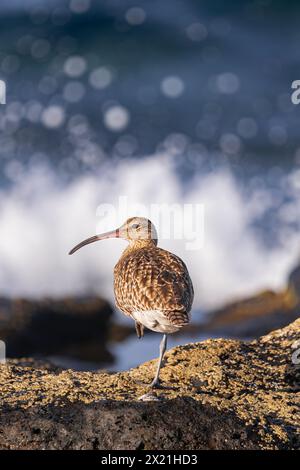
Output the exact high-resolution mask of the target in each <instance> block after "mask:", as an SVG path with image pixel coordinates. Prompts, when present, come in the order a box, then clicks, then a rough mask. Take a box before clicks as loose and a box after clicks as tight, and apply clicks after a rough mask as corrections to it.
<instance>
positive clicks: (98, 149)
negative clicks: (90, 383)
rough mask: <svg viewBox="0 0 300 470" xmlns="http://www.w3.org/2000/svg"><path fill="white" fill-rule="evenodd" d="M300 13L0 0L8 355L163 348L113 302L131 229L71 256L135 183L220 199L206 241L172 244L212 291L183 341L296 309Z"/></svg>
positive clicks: (3, 294)
mask: <svg viewBox="0 0 300 470" xmlns="http://www.w3.org/2000/svg"><path fill="white" fill-rule="evenodd" d="M299 14H300V6H299V2H296V1H289V2H284V1H279V0H277V1H276V0H251V1H240V2H235V1H233V0H232V1H230V0H226V1H225V0H224V1H221V0H219V1H203V2H199V1H196V0H185V1H177V0H165V1H164V2H158V1H156V0H153V1H151V2H149V1H148V2H147V1H143V0H142V1H139V2H137V1H127V0H102V1H95V0H94V1H92V0H57V1H56V0H48V1H46V0H44V1H41V0H27V1H26V2H23V1H21V0H2V1H1V5H0V79H1V80H4V81H5V83H6V87H7V96H6V104H5V105H0V338H1V339H3V340H5V341H6V345H7V352H8V355H9V356H22V355H37V356H39V355H42V356H47V357H50V358H51V359H52V360H54V361H56V362H57V363H59V364H62V365H65V366H71V367H76V368H82V369H95V368H99V367H109V368H111V369H112V370H120V369H124V368H127V367H131V366H134V365H136V364H137V363H139V362H141V361H142V360H146V359H150V358H152V357H154V355H155V354H156V345H157V344H158V342H159V340H160V338H159V335H152V334H149V335H147V336H146V338H145V339H144V340H143V342H138V341H137V339H136V338H135V336H134V331H133V329H132V323H130V322H128V321H126V319H124V318H123V317H122V316H121V315H120V314H119V313H118V312H115V311H114V307H113V305H114V303H113V302H114V300H113V286H112V273H113V266H114V264H115V262H116V261H117V259H118V257H119V256H120V254H121V252H122V249H124V246H125V243H123V242H122V241H116V240H108V241H105V242H103V243H101V244H99V245H93V247H88V248H86V249H85V250H82V251H80V252H79V253H78V254H76V255H74V257H72V258H70V257H68V256H67V252H68V251H69V249H70V248H72V247H73V245H74V244H76V243H77V242H78V241H80V240H81V239H83V238H86V237H88V236H91V235H93V234H94V233H95V231H96V230H97V231H102V230H107V229H110V228H114V227H113V226H111V224H112V222H113V221H112V219H110V218H109V217H107V218H106V219H105V220H102V219H101V218H99V216H97V212H96V211H97V208H98V207H99V206H101V205H102V204H113V205H114V206H115V207H117V205H118V199H119V197H121V196H126V197H127V198H128V201H129V213H128V215H129V216H132V215H136V214H135V213H132V211H133V206H134V205H135V204H137V203H141V204H143V205H144V207H150V205H151V204H180V205H181V206H182V205H183V204H187V203H192V204H203V205H204V208H205V233H204V235H205V239H204V245H203V247H202V248H201V249H199V250H197V251H188V250H186V248H185V244H184V240H174V239H170V240H163V241H162V243H161V246H162V247H164V248H166V249H169V250H171V251H173V252H175V253H177V254H178V255H180V256H181V257H182V258H183V259H184V260H185V261H186V263H187V265H188V268H189V270H190V272H191V276H192V279H193V282H194V287H195V292H196V296H195V304H194V309H193V319H194V322H193V324H192V326H191V327H190V328H189V329H186V331H185V333H184V334H183V336H174V337H173V339H172V340H171V345H173V344H178V343H181V342H187V341H192V340H193V341H196V340H201V339H203V338H206V337H208V336H220V335H223V336H224V335H225V336H233V337H242V338H252V337H255V336H257V335H259V334H262V333H265V332H267V331H270V330H271V329H272V328H275V327H277V326H282V325H284V324H287V323H289V322H290V321H291V319H293V318H294V317H296V316H297V315H298V313H297V312H298V305H299V302H298V292H299V291H300V288H299V282H300V281H299V278H300V274H299V270H298V268H297V266H298V261H299V254H300V243H299V242H300V237H299V220H300V218H299V215H300V199H299V195H300V138H299V123H300V120H299V119H300V105H299V106H297V105H294V104H292V102H291V93H292V89H291V84H292V82H293V81H294V80H296V79H299V78H300V76H299V73H300V72H299V44H300V30H299ZM131 208H132V209H131ZM141 215H147V214H141ZM153 221H154V222H156V223H157V221H156V220H153ZM118 222H119V223H122V222H123V220H119V221H118ZM179 223H180V222H179ZM157 228H158V232H159V229H160V227H159V226H158V227H157Z"/></svg>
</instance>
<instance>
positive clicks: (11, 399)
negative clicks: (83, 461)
mask: <svg viewBox="0 0 300 470" xmlns="http://www.w3.org/2000/svg"><path fill="white" fill-rule="evenodd" d="M299 329H300V319H299V320H297V321H295V322H294V323H293V324H291V325H289V326H288V327H286V328H284V329H281V330H277V331H274V332H273V333H270V334H268V335H267V336H264V337H262V338H260V339H258V340H255V341H252V342H248V343H246V342H240V341H236V340H224V339H214V340H207V341H205V342H202V343H194V344H188V345H185V346H179V347H176V348H174V349H172V350H170V351H168V353H167V354H166V361H165V366H164V368H163V369H162V373H161V378H162V383H163V386H164V388H162V389H158V390H157V391H155V392H154V393H153V399H151V397H150V400H146V401H140V400H139V397H141V396H142V395H144V394H145V393H146V391H147V388H146V387H145V386H143V385H142V384H141V383H140V381H144V382H146V383H149V382H150V381H151V379H152V378H153V373H154V368H155V366H156V361H155V362H154V361H150V362H148V363H145V364H143V365H141V366H140V367H138V368H136V369H132V370H129V371H128V372H122V373H117V374H111V375H110V374H107V373H93V372H75V371H72V370H60V369H58V368H52V367H51V365H50V364H49V363H45V364H44V363H43V362H35V361H34V360H31V359H18V360H17V359H13V360H9V361H8V363H7V364H6V365H2V366H0V429H1V433H0V448H1V449H167V450H172V449H176V450H179V449H298V448H299V447H300V436H299V429H300V415H299V403H300V401H299V398H300V397H299V387H298V385H297V383H298V382H297V381H298V379H297V377H298V378H299V375H298V372H299V369H298V365H296V364H295V365H294V364H292V354H293V357H296V356H295V344H297V343H295V342H296V340H299Z"/></svg>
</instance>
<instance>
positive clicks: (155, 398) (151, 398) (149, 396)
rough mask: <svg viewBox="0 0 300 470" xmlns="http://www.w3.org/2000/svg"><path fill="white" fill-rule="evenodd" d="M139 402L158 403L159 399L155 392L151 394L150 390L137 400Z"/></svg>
mask: <svg viewBox="0 0 300 470" xmlns="http://www.w3.org/2000/svg"><path fill="white" fill-rule="evenodd" d="M138 400H140V401H159V400H160V398H159V397H158V396H157V395H156V393H155V392H152V390H149V392H147V393H145V394H144V395H142V396H141V397H139V398H138Z"/></svg>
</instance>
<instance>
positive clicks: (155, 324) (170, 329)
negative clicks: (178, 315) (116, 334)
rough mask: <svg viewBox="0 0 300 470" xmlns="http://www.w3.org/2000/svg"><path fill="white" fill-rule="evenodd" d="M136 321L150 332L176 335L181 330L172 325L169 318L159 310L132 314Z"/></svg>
mask: <svg viewBox="0 0 300 470" xmlns="http://www.w3.org/2000/svg"><path fill="white" fill-rule="evenodd" d="M131 315H132V317H133V319H134V320H136V321H138V322H139V323H141V324H142V325H144V326H145V327H146V328H149V330H152V331H156V332H158V333H175V331H178V330H179V329H180V327H179V326H174V325H172V324H171V323H170V322H169V320H168V318H166V316H165V315H164V314H163V313H162V312H161V311H159V310H145V311H143V312H138V311H137V312H132V314H131Z"/></svg>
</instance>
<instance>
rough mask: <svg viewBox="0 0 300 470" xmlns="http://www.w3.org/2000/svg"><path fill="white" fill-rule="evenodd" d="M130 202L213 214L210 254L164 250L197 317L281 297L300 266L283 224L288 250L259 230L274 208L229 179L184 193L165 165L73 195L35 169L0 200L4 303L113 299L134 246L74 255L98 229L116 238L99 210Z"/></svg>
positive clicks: (101, 179) (111, 176)
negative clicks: (181, 275) (258, 298)
mask: <svg viewBox="0 0 300 470" xmlns="http://www.w3.org/2000/svg"><path fill="white" fill-rule="evenodd" d="M291 178H292V177H291ZM294 179H295V178H294ZM296 180H297V178H296ZM291 181H293V180H292V179H291ZM297 181H298V180H297ZM296 186H297V185H296ZM122 195H123V196H124V195H126V196H127V197H128V198H129V201H130V204H136V203H141V204H144V205H146V207H147V206H149V205H150V204H153V203H159V204H166V203H168V204H176V203H178V204H181V205H182V204H184V203H194V204H199V203H201V204H204V207H205V232H204V233H205V239H204V245H203V247H202V248H201V249H199V250H197V251H188V250H186V245H185V241H184V240H162V242H161V244H160V245H161V246H162V247H163V248H166V249H168V250H170V251H173V252H174V253H177V254H178V255H179V256H181V257H182V258H183V259H184V260H185V262H186V264H187V265H188V267H189V270H190V272H191V276H192V279H193V282H194V287H195V293H196V296H195V308H199V309H202V308H212V307H216V306H219V305H221V304H222V303H223V302H225V301H229V300H231V299H233V298H235V297H240V296H242V295H247V294H251V293H253V292H255V291H256V290H259V289H263V288H275V289H278V288H280V287H282V286H283V285H284V283H285V281H286V278H287V274H288V272H289V270H290V268H291V266H292V265H293V263H294V262H295V260H296V258H297V256H298V246H299V236H298V233H297V232H296V230H294V231H293V230H287V229H286V226H285V224H284V222H283V223H282V225H281V226H280V227H278V230H280V231H281V232H282V233H281V237H280V239H281V243H280V245H278V246H276V247H272V248H271V247H266V246H265V244H264V243H263V242H262V241H261V239H260V237H259V236H258V235H257V232H256V230H255V229H254V228H253V225H252V222H253V221H254V220H255V218H256V217H257V216H258V215H260V216H261V214H262V213H264V211H265V210H266V208H267V207H268V206H269V205H270V204H271V202H270V201H271V199H272V198H271V195H270V194H269V193H268V191H265V193H264V194H263V196H262V197H259V195H258V193H255V192H254V193H253V194H252V197H251V198H250V199H249V198H247V199H246V198H245V196H244V191H243V190H242V189H241V188H240V187H239V185H238V183H237V182H236V180H235V179H234V178H233V176H232V175H231V174H230V173H229V172H228V171H225V170H222V171H217V172H215V173H211V174H208V175H206V176H202V177H196V178H195V179H194V180H193V182H192V183H191V184H190V186H189V187H188V188H183V187H182V184H181V183H180V180H179V178H178V177H177V176H176V172H175V171H174V169H173V168H172V165H171V163H170V160H169V159H168V158H167V157H166V156H165V155H155V156H151V157H148V158H143V159H141V160H140V161H138V162H137V161H128V160H127V161H123V162H120V163H118V164H116V165H114V167H110V168H108V169H106V170H105V172H104V173H102V174H101V173H99V174H98V175H95V176H82V177H79V178H77V179H76V180H75V181H74V182H73V183H71V184H68V185H63V184H61V183H60V182H59V179H58V178H57V176H56V175H55V173H54V172H53V171H51V170H50V169H49V168H48V167H46V166H44V167H39V168H37V167H35V168H31V169H30V170H28V172H27V173H24V174H23V176H22V178H21V179H20V180H19V181H18V182H17V183H16V184H15V185H14V186H13V187H11V188H10V189H9V190H8V189H7V190H2V191H1V192H0V260H1V264H0V295H10V296H16V295H24V296H34V297H39V296H44V295H48V296H61V295H66V294H70V295H73V294H86V293H99V294H102V295H105V296H106V297H108V298H109V299H113V288H112V275H113V273H112V271H113V266H114V264H115V262H116V261H117V259H118V257H119V256H120V254H121V251H122V249H123V248H124V247H125V245H126V242H124V241H121V240H106V241H103V242H101V243H98V244H95V245H90V246H89V247H86V248H85V249H83V250H81V251H79V252H78V253H76V255H74V256H72V257H70V256H68V255H67V253H68V251H69V249H70V248H72V247H73V245H75V244H76V243H77V242H79V241H81V240H82V239H83V238H86V237H88V236H90V235H93V234H94V233H95V231H96V227H97V229H98V230H100V229H102V228H103V230H106V229H107V228H108V227H109V226H110V228H114V227H112V226H111V224H112V223H113V220H110V218H109V217H108V218H107V219H106V220H105V221H101V220H100V221H99V220H98V219H97V216H96V209H97V207H98V206H99V204H103V203H112V204H117V201H118V198H119V196H122ZM298 209H299V208H298ZM298 209H297V210H298ZM129 210H130V209H129ZM293 210H295V207H294V208H293ZM130 215H135V214H133V213H131V214H130ZM145 215H146V214H145ZM119 222H120V223H121V222H123V220H120V221H119ZM154 222H155V220H154Z"/></svg>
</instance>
